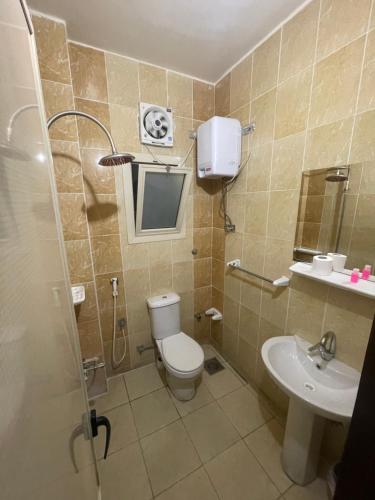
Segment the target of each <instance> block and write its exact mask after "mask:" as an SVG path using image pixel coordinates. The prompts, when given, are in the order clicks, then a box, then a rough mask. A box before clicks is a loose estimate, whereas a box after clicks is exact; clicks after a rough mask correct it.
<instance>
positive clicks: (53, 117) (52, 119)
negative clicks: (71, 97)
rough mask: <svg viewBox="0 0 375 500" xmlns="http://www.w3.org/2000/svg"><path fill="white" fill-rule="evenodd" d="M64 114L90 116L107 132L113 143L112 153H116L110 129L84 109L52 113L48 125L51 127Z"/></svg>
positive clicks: (110, 141)
mask: <svg viewBox="0 0 375 500" xmlns="http://www.w3.org/2000/svg"><path fill="white" fill-rule="evenodd" d="M64 116H82V117H83V118H88V119H89V120H91V121H93V122H94V123H96V124H97V125H98V126H99V127H100V128H101V129H102V130H103V132H104V133H105V135H106V136H107V139H108V141H109V143H110V145H111V148H112V153H116V147H115V144H114V142H113V139H112V137H111V134H110V133H109V130H108V129H107V128H106V127H105V126H104V125H103V124H102V123H101V122H100V121H99V120H98V119H97V118H95V116H92V115H89V114H88V113H84V112H83V111H75V110H73V109H72V110H67V111H61V112H60V113H56V114H54V115H52V116H51V117H50V118H48V120H47V127H48V128H50V127H51V125H53V124H54V123H55V121H56V120H59V119H60V118H63V117H64Z"/></svg>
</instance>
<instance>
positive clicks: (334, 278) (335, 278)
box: [289, 262, 375, 299]
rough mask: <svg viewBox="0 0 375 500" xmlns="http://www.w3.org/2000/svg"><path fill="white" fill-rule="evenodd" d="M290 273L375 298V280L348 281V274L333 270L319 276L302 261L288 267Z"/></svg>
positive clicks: (309, 265)
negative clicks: (326, 274)
mask: <svg viewBox="0 0 375 500" xmlns="http://www.w3.org/2000/svg"><path fill="white" fill-rule="evenodd" d="M289 270H290V271H292V273H295V274H298V275H299V276H304V277H305V278H310V279H312V280H316V281H320V282H321V283H325V284H326V285H331V286H334V287H336V288H341V289H342V290H347V291H348V292H352V293H357V294H359V295H364V296H365V297H370V298H372V299H375V282H374V281H367V280H359V281H358V283H350V275H348V274H343V273H336V272H335V271H333V272H332V273H331V274H329V275H328V276H320V275H319V274H316V273H314V272H313V271H312V266H311V264H304V263H303V262H296V263H295V264H293V265H292V266H290V268H289Z"/></svg>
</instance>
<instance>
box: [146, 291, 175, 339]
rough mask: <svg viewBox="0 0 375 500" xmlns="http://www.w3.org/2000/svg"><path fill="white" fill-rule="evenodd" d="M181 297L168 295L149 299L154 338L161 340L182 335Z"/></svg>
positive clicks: (173, 294)
mask: <svg viewBox="0 0 375 500" xmlns="http://www.w3.org/2000/svg"><path fill="white" fill-rule="evenodd" d="M180 300H181V299H180V296H179V295H177V293H166V294H164V295H157V296H155V297H150V298H149V299H147V306H148V310H149V312H150V320H151V332H152V336H153V337H154V338H155V339H157V340H159V339H163V338H165V337H170V336H171V335H175V334H177V333H180V331H181V325H180Z"/></svg>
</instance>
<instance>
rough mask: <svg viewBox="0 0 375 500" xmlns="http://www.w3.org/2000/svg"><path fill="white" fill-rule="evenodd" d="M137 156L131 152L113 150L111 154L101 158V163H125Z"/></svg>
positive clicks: (105, 165) (104, 164) (108, 164)
mask: <svg viewBox="0 0 375 500" xmlns="http://www.w3.org/2000/svg"><path fill="white" fill-rule="evenodd" d="M134 159H135V157H134V156H133V155H131V154H129V153H118V152H117V151H113V152H112V153H111V154H110V155H107V156H103V158H100V160H99V162H98V163H99V165H101V166H102V167H112V166H116V165H124V164H125V163H129V162H132V161H133V160H134Z"/></svg>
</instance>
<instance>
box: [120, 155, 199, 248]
mask: <svg viewBox="0 0 375 500" xmlns="http://www.w3.org/2000/svg"><path fill="white" fill-rule="evenodd" d="M125 172H126V173H125V176H124V182H125V186H124V187H125V201H126V211H127V221H128V236H129V243H135V242H140V241H155V240H161V239H174V238H181V237H184V236H185V225H184V213H185V205H186V199H187V195H188V193H189V188H190V182H191V175H192V173H191V169H189V168H181V167H177V166H170V167H168V168H166V167H163V166H160V165H154V164H148V163H141V162H138V163H132V165H131V168H129V169H127V171H125ZM129 187H130V189H129ZM129 198H131V199H129Z"/></svg>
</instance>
